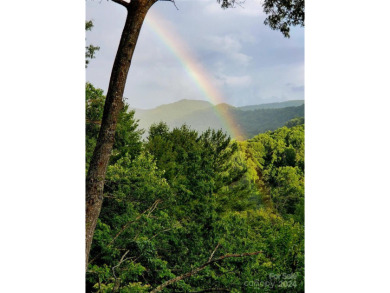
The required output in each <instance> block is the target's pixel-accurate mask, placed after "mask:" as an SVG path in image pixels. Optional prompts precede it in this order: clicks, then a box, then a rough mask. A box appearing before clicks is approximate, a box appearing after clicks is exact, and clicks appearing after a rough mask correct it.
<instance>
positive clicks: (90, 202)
mask: <svg viewBox="0 0 390 293" xmlns="http://www.w3.org/2000/svg"><path fill="white" fill-rule="evenodd" d="M156 1H157V0H132V1H131V2H130V3H126V2H124V1H121V3H119V4H121V5H123V6H125V7H126V8H127V18H126V22H125V25H124V28H123V32H122V36H121V39H120V43H119V47H118V51H117V54H116V57H115V61H114V65H113V67H112V72H111V78H110V84H109V87H108V91H107V96H106V102H105V105H104V112H103V118H102V123H101V127H100V132H99V136H98V139H97V143H96V147H95V150H94V153H93V156H92V158H91V162H90V167H89V170H88V174H87V178H86V214H85V244H86V247H85V268H86V269H87V267H88V259H89V252H90V249H91V244H92V239H93V234H94V231H95V227H96V223H97V219H98V217H99V214H100V209H101V207H102V203H103V188H104V180H105V177H106V170H107V165H108V162H109V159H110V156H111V152H112V148H113V145H114V138H115V130H116V126H117V121H118V116H119V113H120V111H121V110H122V108H123V92H124V89H125V85H126V79H127V74H128V72H129V68H130V64H131V59H132V57H133V53H134V49H135V46H136V44H137V39H138V36H139V33H140V31H141V27H142V23H143V21H144V19H145V16H146V14H147V12H148V10H149V8H150V7H151V6H152V5H153V4H154V3H155V2H156ZM114 2H116V3H118V1H114ZM122 2H123V3H122Z"/></svg>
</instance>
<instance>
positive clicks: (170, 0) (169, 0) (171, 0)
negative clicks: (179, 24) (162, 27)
mask: <svg viewBox="0 0 390 293" xmlns="http://www.w3.org/2000/svg"><path fill="white" fill-rule="evenodd" d="M159 1H168V2H172V3H173V5H175V7H176V9H177V10H179V8H177V6H176V2H175V0H159Z"/></svg>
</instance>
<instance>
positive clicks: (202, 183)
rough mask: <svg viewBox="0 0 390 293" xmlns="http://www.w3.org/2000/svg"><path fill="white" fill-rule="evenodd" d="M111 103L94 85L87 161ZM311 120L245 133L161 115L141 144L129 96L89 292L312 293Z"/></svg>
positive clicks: (112, 162)
mask: <svg viewBox="0 0 390 293" xmlns="http://www.w3.org/2000/svg"><path fill="white" fill-rule="evenodd" d="M103 105H104V96H103V92H102V90H99V89H96V88H94V87H93V86H92V85H91V84H87V85H86V108H87V113H86V153H87V156H86V157H87V162H86V166H87V168H88V164H89V160H90V158H91V155H92V152H93V149H94V146H95V144H96V138H97V134H98V131H99V128H100V121H101V118H102V112H103ZM302 108H303V107H302ZM274 110H278V109H274ZM291 111H292V110H291ZM249 112H252V111H249ZM253 112H256V111H253ZM292 112H293V111H292ZM274 115H276V113H274ZM292 116H294V115H293V114H292ZM249 117H252V116H249ZM292 118H293V117H292ZM237 119H239V118H237ZM248 119H249V118H248ZM242 121H244V120H242ZM302 122H303V121H302V120H299V119H296V120H295V121H294V120H293V121H292V122H290V125H289V128H288V127H282V128H279V129H277V130H275V131H272V132H271V131H269V132H266V133H262V134H258V135H256V136H254V137H253V138H251V139H250V140H246V141H241V142H236V141H234V140H232V139H230V137H228V136H227V135H226V134H225V133H224V132H223V131H216V130H206V131H202V132H201V131H196V130H193V129H192V128H189V127H187V126H178V127H176V128H173V129H170V128H169V127H168V126H167V125H166V124H165V123H159V124H154V125H152V126H151V127H150V128H149V129H148V131H147V133H146V137H147V139H146V141H145V142H142V141H141V136H142V131H141V130H139V126H138V124H137V122H136V120H135V117H134V111H129V109H128V107H127V106H126V107H125V109H124V110H123V111H122V112H121V115H120V119H119V124H118V128H117V131H116V136H115V145H114V150H113V155H112V156H111V160H110V164H109V167H108V171H107V177H106V179H105V186H104V201H103V206H102V210H101V214H100V217H99V220H98V224H97V227H96V231H95V234H94V239H93V243H92V249H91V254H90V258H89V265H88V270H87V279H86V288H87V292H237V293H238V292H304V124H302ZM253 131H254V130H253Z"/></svg>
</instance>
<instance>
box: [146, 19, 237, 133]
mask: <svg viewBox="0 0 390 293" xmlns="http://www.w3.org/2000/svg"><path fill="white" fill-rule="evenodd" d="M145 23H146V25H147V27H148V28H150V29H151V30H152V31H153V32H154V33H155V34H156V35H157V37H158V38H159V39H160V41H161V42H162V43H163V44H164V45H165V46H166V47H167V48H168V49H169V50H170V51H171V52H172V53H173V55H174V56H175V57H176V58H177V59H178V60H179V62H180V63H181V64H182V66H183V67H184V69H185V71H186V73H187V74H188V76H189V77H190V78H191V79H192V81H193V82H194V83H195V84H196V86H197V87H198V89H199V90H200V92H201V93H202V94H203V96H204V97H205V98H206V99H207V100H208V101H210V102H211V103H212V104H214V105H218V104H221V103H224V98H223V95H222V94H221V92H220V91H219V90H218V88H217V87H215V86H214V85H213V84H212V83H211V82H210V81H211V80H212V79H211V78H210V75H209V74H208V73H207V72H206V70H205V69H204V68H203V67H202V65H201V64H200V62H198V61H197V60H196V58H195V56H194V54H193V53H192V52H191V50H190V49H189V48H188V46H186V44H185V43H184V42H183V41H182V40H181V38H180V37H179V35H178V34H175V33H174V30H173V28H171V27H170V28H169V29H168V28H167V26H166V25H165V23H164V22H163V21H162V18H161V17H160V16H159V15H158V14H157V13H156V12H155V11H149V12H148V15H147V17H146V19H145ZM214 109H215V113H216V114H217V116H218V118H219V119H220V120H221V122H222V125H223V126H224V128H225V129H227V131H228V132H229V134H230V135H231V136H232V137H233V138H235V139H237V140H240V139H243V137H244V135H243V132H242V131H241V129H240V126H239V125H238V123H237V122H236V121H235V120H234V118H233V117H231V116H230V115H229V114H228V113H226V112H224V111H222V110H217V109H218V108H214Z"/></svg>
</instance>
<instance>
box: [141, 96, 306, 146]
mask: <svg viewBox="0 0 390 293" xmlns="http://www.w3.org/2000/svg"><path fill="white" fill-rule="evenodd" d="M134 110H135V118H136V119H139V126H140V128H143V129H145V130H146V131H145V134H144V137H146V136H147V130H148V129H149V127H150V126H151V125H152V124H153V123H159V122H161V121H163V122H165V123H167V125H168V126H169V127H170V128H174V127H180V126H182V125H183V124H187V125H188V126H190V127H191V128H193V129H195V130H197V131H200V132H202V131H205V130H207V129H208V128H212V129H222V130H224V131H226V132H228V133H229V134H230V135H231V136H232V137H233V138H236V139H240V140H241V139H247V138H250V137H252V136H254V135H256V134H258V133H262V132H266V131H268V130H275V129H277V128H279V127H282V126H283V125H285V124H286V122H287V121H289V120H291V119H293V118H296V117H303V116H304V101H303V100H295V101H286V102H281V103H271V104H260V105H251V106H244V107H234V106H231V105H229V104H219V105H216V106H215V105H213V104H211V103H209V102H207V101H201V100H180V101H178V102H175V103H172V104H166V105H161V106H159V107H157V108H154V109H150V110H144V109H134ZM227 119H228V120H231V121H234V123H235V124H236V125H238V126H239V128H240V129H241V134H242V135H241V136H240V137H234V135H233V133H231V129H228V126H227V123H226V120H227Z"/></svg>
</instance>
